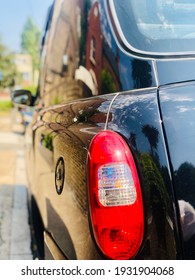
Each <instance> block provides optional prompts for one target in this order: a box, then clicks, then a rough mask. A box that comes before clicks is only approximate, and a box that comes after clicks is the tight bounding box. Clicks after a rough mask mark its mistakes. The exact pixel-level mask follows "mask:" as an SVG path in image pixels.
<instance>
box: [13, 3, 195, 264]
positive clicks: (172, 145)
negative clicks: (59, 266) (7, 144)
mask: <svg viewBox="0 0 195 280" xmlns="http://www.w3.org/2000/svg"><path fill="white" fill-rule="evenodd" d="M194 15H195V3H194V1H193V0H163V1H162V0H155V1H154V0H120V1H118V0H99V1H91V0H72V1H69V0H63V1H55V2H54V4H53V5H52V7H51V8H50V10H49V13H48V18H47V23H46V29H45V33H44V35H43V40H42V46H41V67H40V82H39V89H40V90H39V92H38V94H37V98H36V100H32V96H31V94H30V92H25V91H24V92H23V91H21V90H20V91H19V92H17V91H16V92H15V93H14V97H13V99H14V101H15V102H17V103H20V100H22V101H23V103H24V101H25V100H26V101H25V102H26V104H27V105H30V106H33V105H34V104H36V105H35V110H34V114H33V117H32V122H31V124H30V125H29V126H28V127H27V131H26V139H27V141H26V155H27V168H28V178H29V185H30V186H29V193H30V196H31V211H32V212H31V213H32V216H33V217H36V219H34V221H35V222H34V228H35V232H36V233H37V232H38V234H37V238H38V240H39V242H38V243H39V244H41V245H40V252H41V257H42V258H54V259H82V260H84V259H150V260H151V259H195V209H194V208H195V149H194V143H195V16H194ZM34 102H35V103H34ZM43 244H44V246H43ZM43 247H44V248H43Z"/></svg>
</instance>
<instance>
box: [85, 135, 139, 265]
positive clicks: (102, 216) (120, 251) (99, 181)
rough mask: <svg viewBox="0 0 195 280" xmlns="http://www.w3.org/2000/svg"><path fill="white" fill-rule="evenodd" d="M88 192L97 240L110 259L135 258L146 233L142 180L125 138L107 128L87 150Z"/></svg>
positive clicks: (95, 138)
mask: <svg viewBox="0 0 195 280" xmlns="http://www.w3.org/2000/svg"><path fill="white" fill-rule="evenodd" d="M88 195H89V207H90V217H91V223H92V229H93V233H94V237H95V240H96V243H97V245H98V247H99V248H100V250H101V251H102V252H103V254H104V255H105V256H106V257H107V258H109V259H116V260H125V259H132V258H133V257H135V255H136V254H137V252H138V250H139V248H140V246H141V243H142V240H143V234H144V212H143V202H142V194H141V187H140V181H139V177H138V173H137V168H136V165H135V161H134V158H133V156H132V153H131V151H130V148H129V146H128V145H127V143H126V142H125V140H124V139H123V138H122V137H121V136H120V135H119V134H118V133H116V132H113V131H109V130H105V131H101V132H99V133H98V134H97V135H96V136H95V137H94V138H93V139H92V142H91V144H90V147H89V153H88Z"/></svg>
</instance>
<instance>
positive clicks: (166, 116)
mask: <svg viewBox="0 0 195 280" xmlns="http://www.w3.org/2000/svg"><path fill="white" fill-rule="evenodd" d="M186 72H187V70H186ZM159 99H160V107H161V113H162V119H163V125H164V130H165V135H166V141H167V146H168V152H169V157H170V166H171V170H172V177H173V184H174V190H175V195H176V199H177V203H178V207H179V209H180V211H179V213H180V221H181V225H180V226H181V231H182V239H181V240H182V245H183V250H184V258H185V259H194V258H195V245H194V244H195V243H194V240H195V210H194V208H195V156H194V143H195V142H194V140H195V82H186V83H181V84H174V85H170V86H165V87H162V88H160V90H159Z"/></svg>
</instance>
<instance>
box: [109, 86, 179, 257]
mask: <svg viewBox="0 0 195 280" xmlns="http://www.w3.org/2000/svg"><path fill="white" fill-rule="evenodd" d="M110 114H111V115H112V118H111V120H110V122H108V129H110V130H114V131H116V132H118V133H119V134H121V135H122V136H123V137H124V138H125V139H126V141H127V143H128V144H129V146H130V148H131V150H132V151H133V154H134V157H135V161H136V163H137V167H138V171H139V175H140V180H141V186H142V193H143V200H144V213H145V218H146V220H145V236H144V241H143V245H142V248H141V250H140V252H139V253H138V255H137V258H140V259H142V258H143V259H147V258H148V259H175V258H181V254H182V252H181V248H180V241H179V239H178V236H179V229H178V225H177V213H176V209H175V198H174V190H173V186H172V181H171V172H170V166H169V161H168V157H167V152H166V145H165V142H164V136H163V130H162V125H161V118H160V114H159V108H158V98H157V89H145V90H143V91H135V92H126V93H121V94H119V95H118V96H117V98H116V99H115V101H114V102H113V104H112V108H111V111H110Z"/></svg>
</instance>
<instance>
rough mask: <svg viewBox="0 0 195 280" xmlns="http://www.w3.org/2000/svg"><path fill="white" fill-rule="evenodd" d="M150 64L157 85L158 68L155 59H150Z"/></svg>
mask: <svg viewBox="0 0 195 280" xmlns="http://www.w3.org/2000/svg"><path fill="white" fill-rule="evenodd" d="M152 65H153V69H154V77H155V81H156V85H157V87H159V85H160V83H159V79H158V70H157V66H156V61H155V60H152Z"/></svg>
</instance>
